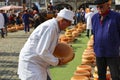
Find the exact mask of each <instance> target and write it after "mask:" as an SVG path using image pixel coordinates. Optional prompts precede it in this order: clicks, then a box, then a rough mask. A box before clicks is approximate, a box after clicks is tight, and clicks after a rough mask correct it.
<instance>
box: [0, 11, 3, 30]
mask: <svg viewBox="0 0 120 80" xmlns="http://www.w3.org/2000/svg"><path fill="white" fill-rule="evenodd" d="M2 28H4V16H3V14H2V13H0V29H2Z"/></svg>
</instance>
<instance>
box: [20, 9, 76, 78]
mask: <svg viewBox="0 0 120 80" xmlns="http://www.w3.org/2000/svg"><path fill="white" fill-rule="evenodd" d="M73 17H74V13H73V12H72V11H71V10H68V9H66V8H65V9H62V10H61V11H60V12H59V13H58V15H57V17H56V18H53V19H50V20H48V21H46V22H44V23H42V24H40V25H39V26H38V27H37V28H36V29H35V30H34V31H33V32H32V34H31V35H30V37H29V38H28V40H27V42H26V43H25V45H24V46H23V48H22V49H21V51H20V55H19V65H18V75H19V78H20V79H21V80H51V79H50V74H49V70H48V69H49V66H50V65H52V66H57V65H62V64H63V59H58V58H57V57H55V56H53V52H54V49H55V47H56V45H57V43H58V38H59V34H60V31H61V30H64V29H65V28H66V27H68V26H70V25H71V22H72V21H73Z"/></svg>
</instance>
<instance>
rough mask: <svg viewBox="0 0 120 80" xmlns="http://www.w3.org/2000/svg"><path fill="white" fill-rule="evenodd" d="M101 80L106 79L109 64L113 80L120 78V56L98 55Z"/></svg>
mask: <svg viewBox="0 0 120 80" xmlns="http://www.w3.org/2000/svg"><path fill="white" fill-rule="evenodd" d="M96 64H97V68H98V76H99V80H106V70H107V66H109V68H110V73H111V77H112V80H120V79H119V76H120V69H119V64H120V59H119V57H107V58H106V57H96Z"/></svg>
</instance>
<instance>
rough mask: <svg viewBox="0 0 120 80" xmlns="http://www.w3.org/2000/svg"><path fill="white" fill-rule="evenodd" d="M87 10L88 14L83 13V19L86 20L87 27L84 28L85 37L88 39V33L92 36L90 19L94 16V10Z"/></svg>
mask: <svg viewBox="0 0 120 80" xmlns="http://www.w3.org/2000/svg"><path fill="white" fill-rule="evenodd" d="M89 10H90V12H88V13H85V19H86V24H87V27H86V30H87V34H86V36H87V37H88V38H89V36H90V33H91V34H92V22H91V18H92V16H93V15H94V14H95V13H94V8H91V9H89Z"/></svg>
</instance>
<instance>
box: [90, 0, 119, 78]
mask: <svg viewBox="0 0 120 80" xmlns="http://www.w3.org/2000/svg"><path fill="white" fill-rule="evenodd" d="M95 4H96V5H97V10H98V13H96V14H95V15H94V16H93V18H92V27H93V35H94V51H95V54H96V64H97V68H98V76H99V80H106V69H107V66H109V68H110V73H111V77H112V80H120V79H119V75H120V70H119V66H120V65H119V63H120V59H119V46H120V22H119V21H120V14H119V13H117V12H114V11H111V10H110V6H111V5H110V3H109V0H95Z"/></svg>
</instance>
